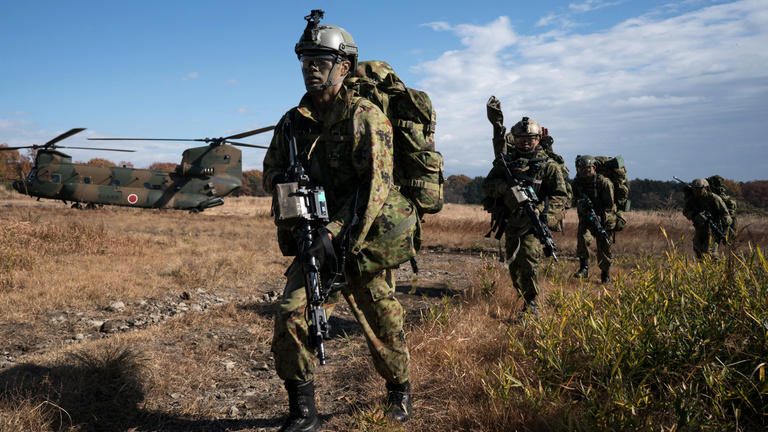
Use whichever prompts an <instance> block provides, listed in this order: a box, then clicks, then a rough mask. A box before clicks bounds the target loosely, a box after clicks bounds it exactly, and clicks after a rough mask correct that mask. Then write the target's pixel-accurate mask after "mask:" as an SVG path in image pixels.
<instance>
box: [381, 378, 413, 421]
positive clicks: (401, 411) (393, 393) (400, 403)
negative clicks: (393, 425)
mask: <svg viewBox="0 0 768 432" xmlns="http://www.w3.org/2000/svg"><path fill="white" fill-rule="evenodd" d="M386 413H387V417H389V418H391V419H392V420H395V421H398V422H404V421H407V420H408V419H409V418H411V414H413V401H412V397H411V383H409V382H407V381H406V382H404V383H402V384H390V383H387V411H386Z"/></svg>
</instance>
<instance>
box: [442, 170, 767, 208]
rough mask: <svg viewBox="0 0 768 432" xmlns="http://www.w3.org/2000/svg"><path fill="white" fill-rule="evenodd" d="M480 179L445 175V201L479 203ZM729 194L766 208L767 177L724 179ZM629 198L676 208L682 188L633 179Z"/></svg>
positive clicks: (639, 205) (635, 205) (745, 204)
mask: <svg viewBox="0 0 768 432" xmlns="http://www.w3.org/2000/svg"><path fill="white" fill-rule="evenodd" d="M483 180H485V177H482V176H480V177H474V178H470V177H468V176H465V175H462V174H459V175H452V176H448V178H446V179H445V183H444V184H443V193H444V195H445V201H446V202H449V203H456V204H480V202H481V201H482V199H483V190H482V185H483ZM725 184H726V187H727V189H728V194H729V195H730V196H731V197H733V198H735V199H736V200H737V201H738V203H739V209H740V210H745V211H750V210H755V209H768V180H754V181H748V182H737V181H734V180H730V179H726V180H725ZM629 187H630V191H629V199H630V200H631V201H632V208H633V209H636V210H659V209H674V208H679V207H681V206H682V204H683V187H682V185H681V184H680V183H678V182H676V181H673V180H670V181H665V180H650V179H634V180H630V182H629Z"/></svg>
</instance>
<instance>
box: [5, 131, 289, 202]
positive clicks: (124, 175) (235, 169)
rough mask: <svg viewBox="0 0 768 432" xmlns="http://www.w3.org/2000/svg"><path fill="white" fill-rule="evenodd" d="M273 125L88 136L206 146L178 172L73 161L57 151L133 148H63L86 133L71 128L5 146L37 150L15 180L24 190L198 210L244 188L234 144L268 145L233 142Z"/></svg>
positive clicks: (192, 152) (185, 158) (190, 154)
mask: <svg viewBox="0 0 768 432" xmlns="http://www.w3.org/2000/svg"><path fill="white" fill-rule="evenodd" d="M272 129H274V126H268V127H264V128H260V129H254V130H251V131H248V132H243V133H239V134H235V135H231V136H227V137H220V138H200V139H165V138H89V140H115V141H116V140H132V141H135V140H148V141H194V142H204V143H206V144H207V145H205V146H200V147H194V148H189V149H187V150H185V151H184V152H183V153H182V158H181V164H179V165H176V169H175V170H174V171H170V172H167V171H159V170H149V169H135V168H128V167H95V166H90V165H85V164H77V163H72V158H71V157H70V156H69V155H67V154H64V153H62V152H60V151H58V150H57V149H59V148H77V149H88V150H104V151H123V152H133V151H134V150H121V149H108V148H89V147H64V146H57V145H56V143H58V142H59V141H61V140H63V139H65V138H69V137H70V136H72V135H75V134H77V133H80V132H82V131H84V130H85V129H84V128H75V129H71V130H69V131H67V132H65V133H63V134H61V135H59V136H57V137H56V138H54V139H52V140H50V141H48V142H47V143H45V144H43V145H31V146H22V147H7V148H0V150H17V149H23V148H31V149H33V150H37V154H36V155H35V161H34V165H33V167H32V169H31V170H30V172H29V174H28V175H27V176H26V178H24V179H22V180H16V181H14V182H13V188H14V189H15V190H16V191H18V192H19V193H22V194H25V195H29V196H33V197H38V199H39V198H50V199H58V200H62V201H64V202H65V203H67V202H68V201H69V202H70V203H72V207H74V208H82V207H83V206H84V205H85V206H86V207H95V206H98V205H118V206H128V207H139V208H171V209H180V210H190V211H193V212H199V211H203V210H205V209H208V208H211V207H216V206H220V205H222V204H224V200H223V197H225V196H227V195H229V194H231V193H232V192H234V191H235V190H237V189H238V188H240V187H241V186H242V157H241V152H240V150H239V149H237V148H235V147H233V146H242V147H254V148H267V147H266V146H260V145H256V144H246V143H240V142H234V141H231V140H233V139H239V138H245V137H248V136H251V135H256V134H259V133H263V132H267V131H270V130H272Z"/></svg>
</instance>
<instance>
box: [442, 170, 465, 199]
mask: <svg viewBox="0 0 768 432" xmlns="http://www.w3.org/2000/svg"><path fill="white" fill-rule="evenodd" d="M470 181H472V179H470V178H469V177H467V176H465V175H463V174H460V175H451V176H448V178H447V179H445V183H443V197H444V198H445V202H448V203H453V204H464V203H465V202H466V201H465V200H464V192H465V191H466V190H467V184H469V182H470Z"/></svg>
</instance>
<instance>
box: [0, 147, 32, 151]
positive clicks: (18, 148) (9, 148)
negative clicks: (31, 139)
mask: <svg viewBox="0 0 768 432" xmlns="http://www.w3.org/2000/svg"><path fill="white" fill-rule="evenodd" d="M38 147H40V146H21V147H0V151H3V150H20V149H26V148H38Z"/></svg>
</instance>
